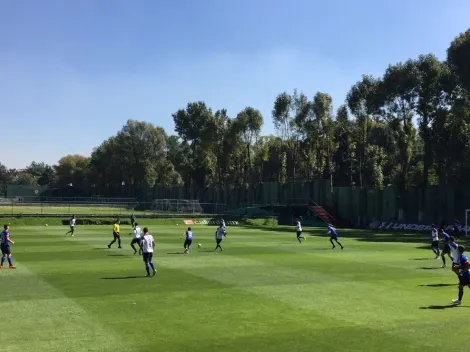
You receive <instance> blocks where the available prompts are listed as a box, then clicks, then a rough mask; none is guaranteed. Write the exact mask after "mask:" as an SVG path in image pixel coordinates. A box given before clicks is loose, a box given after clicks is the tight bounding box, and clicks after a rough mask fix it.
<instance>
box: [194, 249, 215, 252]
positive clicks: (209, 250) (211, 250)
mask: <svg viewBox="0 0 470 352" xmlns="http://www.w3.org/2000/svg"><path fill="white" fill-rule="evenodd" d="M198 252H201V253H212V252H215V251H214V250H213V249H206V250H205V251H198Z"/></svg>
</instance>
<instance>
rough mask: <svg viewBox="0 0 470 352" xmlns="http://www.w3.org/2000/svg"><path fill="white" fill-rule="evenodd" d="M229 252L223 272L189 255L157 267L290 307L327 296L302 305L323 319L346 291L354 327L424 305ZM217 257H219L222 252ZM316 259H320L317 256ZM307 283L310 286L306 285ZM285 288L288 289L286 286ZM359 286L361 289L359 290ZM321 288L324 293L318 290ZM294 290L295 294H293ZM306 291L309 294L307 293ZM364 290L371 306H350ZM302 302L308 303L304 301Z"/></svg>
mask: <svg viewBox="0 0 470 352" xmlns="http://www.w3.org/2000/svg"><path fill="white" fill-rule="evenodd" d="M242 239H243V238H242V237H241V236H239V237H236V239H234V240H233V241H234V242H235V241H236V240H242ZM93 242H95V241H93ZM237 243H238V245H241V243H240V242H238V241H237ZM266 243H267V242H263V247H264V246H265V244H266ZM273 245H274V246H275V247H276V248H277V245H278V244H277V243H273ZM158 247H159V249H160V250H163V249H167V248H169V247H167V246H166V244H164V245H161V244H160V243H159V246H158ZM161 247H164V248H161ZM172 247H173V246H172ZM304 248H305V246H304ZM228 253H229V255H228V256H227V257H226V258H231V259H230V260H226V258H224V260H223V261H224V262H226V261H228V262H226V263H224V265H220V264H219V265H220V269H221V270H220V272H215V273H214V271H213V266H214V264H212V263H211V264H210V265H208V263H207V260H206V258H205V257H191V258H190V256H184V259H180V258H179V259H178V260H176V261H175V260H174V259H173V258H168V257H167V256H164V257H162V258H158V264H159V265H160V266H163V267H168V268H173V269H180V270H184V271H186V272H188V273H190V274H191V275H193V276H199V277H203V278H205V279H207V280H216V281H218V282H221V283H224V284H227V285H230V286H233V287H236V288H243V289H245V290H248V291H250V292H252V293H255V294H257V295H263V296H267V297H270V299H273V298H274V299H276V300H280V301H284V302H285V303H287V304H293V302H295V304H299V303H300V301H299V302H297V298H298V296H299V297H308V296H314V297H325V299H326V301H323V302H322V301H318V300H317V299H315V300H313V301H312V300H308V299H307V301H310V302H311V303H312V304H311V305H305V304H299V305H301V306H302V307H303V308H304V309H309V310H318V312H317V313H318V314H319V315H324V316H330V315H331V312H330V311H329V310H328V309H324V305H326V304H328V303H329V301H330V297H334V296H335V295H337V293H338V292H341V291H342V289H344V290H346V292H349V295H346V297H345V296H344V295H343V294H342V295H341V297H338V298H339V301H338V304H340V305H341V306H345V307H346V311H343V313H342V314H341V317H340V319H341V320H344V321H347V322H348V323H354V324H363V325H370V324H373V325H377V324H385V323H386V324H388V325H390V324H392V322H393V323H394V324H400V322H401V321H402V320H403V319H404V318H403V317H406V316H407V313H408V312H409V309H410V307H413V308H416V306H417V304H418V303H422V302H418V301H416V300H415V301H412V302H408V304H407V305H406V306H403V307H399V309H397V307H393V306H390V305H388V304H387V303H388V302H389V301H390V296H393V297H406V296H407V293H408V292H407V291H403V290H401V289H398V290H397V289H393V288H391V286H390V285H389V286H388V287H385V288H380V286H378V285H377V284H370V285H367V283H364V282H359V283H357V282H356V281H353V280H346V279H345V278H344V277H341V276H338V275H332V273H327V274H324V273H318V272H315V271H312V268H309V269H308V270H302V269H299V268H285V267H283V266H281V265H279V264H273V263H266V262H263V261H262V260H261V261H260V260H252V259H248V258H245V257H243V258H239V257H236V254H233V252H232V251H230V249H229V250H228ZM343 253H345V252H343ZM214 254H215V255H216V256H217V255H219V254H220V253H214ZM224 254H226V253H224ZM301 255H302V254H301ZM341 255H342V254H341ZM232 257H235V260H233V259H232ZM264 257H265V256H261V258H264ZM315 259H318V258H317V257H316V258H315ZM189 260H191V266H190V267H187V265H188V261H189ZM198 263H202V265H203V267H201V266H200V265H198ZM241 263H243V264H241ZM321 268H324V266H321ZM207 269H208V270H207ZM392 272H395V271H392ZM273 281H274V282H275V283H276V284H275V285H272V284H271V283H272V282H273ZM305 283H306V284H307V285H305ZM302 284H304V285H302ZM286 285H287V286H288V287H285V286H286ZM358 285H359V287H357V286H358ZM263 286H264V287H263ZM292 286H295V287H292ZM320 286H321V290H319V289H318V288H319V287H320ZM340 288H341V289H340ZM353 288H355V289H353ZM292 291H294V292H295V293H294V294H292V293H291V292H292ZM305 291H308V294H307V292H305ZM364 291H366V292H370V293H371V294H372V295H373V296H374V297H375V299H374V300H373V301H370V302H369V303H368V304H365V305H364V304H362V305H361V308H360V309H358V307H357V306H355V305H354V304H351V303H354V302H355V301H356V300H357V297H356V296H357V295H362V294H363V293H364ZM384 292H386V293H387V295H385V296H384ZM299 293H300V295H299ZM377 295H378V297H377ZM377 298H379V299H377ZM361 299H362V298H361ZM301 301H305V299H302V300H301ZM351 308H352V309H351ZM379 308H380V309H379ZM358 311H360V312H361V315H359V317H360V318H362V319H358ZM377 313H379V314H377ZM412 338H413V336H410V339H412Z"/></svg>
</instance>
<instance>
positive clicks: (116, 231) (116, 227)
mask: <svg viewBox="0 0 470 352" xmlns="http://www.w3.org/2000/svg"><path fill="white" fill-rule="evenodd" d="M120 224H121V222H120V221H119V219H116V222H115V223H114V226H113V238H114V239H113V240H112V241H111V242H110V243H109V244H108V248H111V246H112V245H113V244H114V243H115V242H116V241H118V248H122V247H121V235H120V232H121V226H120Z"/></svg>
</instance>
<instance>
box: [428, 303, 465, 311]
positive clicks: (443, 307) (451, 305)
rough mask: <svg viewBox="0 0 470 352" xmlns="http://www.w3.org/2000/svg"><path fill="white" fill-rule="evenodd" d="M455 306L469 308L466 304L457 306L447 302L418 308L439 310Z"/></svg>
mask: <svg viewBox="0 0 470 352" xmlns="http://www.w3.org/2000/svg"><path fill="white" fill-rule="evenodd" d="M457 307H462V308H470V307H468V306H459V305H455V304H447V305H445V306H427V307H419V309H433V310H439V309H449V308H457Z"/></svg>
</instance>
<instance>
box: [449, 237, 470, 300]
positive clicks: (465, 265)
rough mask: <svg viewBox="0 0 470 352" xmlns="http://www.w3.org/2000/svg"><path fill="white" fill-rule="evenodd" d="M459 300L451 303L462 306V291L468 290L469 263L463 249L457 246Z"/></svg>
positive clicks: (469, 284)
mask: <svg viewBox="0 0 470 352" xmlns="http://www.w3.org/2000/svg"><path fill="white" fill-rule="evenodd" d="M458 253H459V267H458V269H459V273H458V275H459V298H457V299H454V300H453V301H452V303H454V304H456V305H459V304H462V298H463V289H464V287H465V286H468V287H469V288H470V262H469V261H468V257H467V256H466V255H465V247H464V246H459V248H458Z"/></svg>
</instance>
